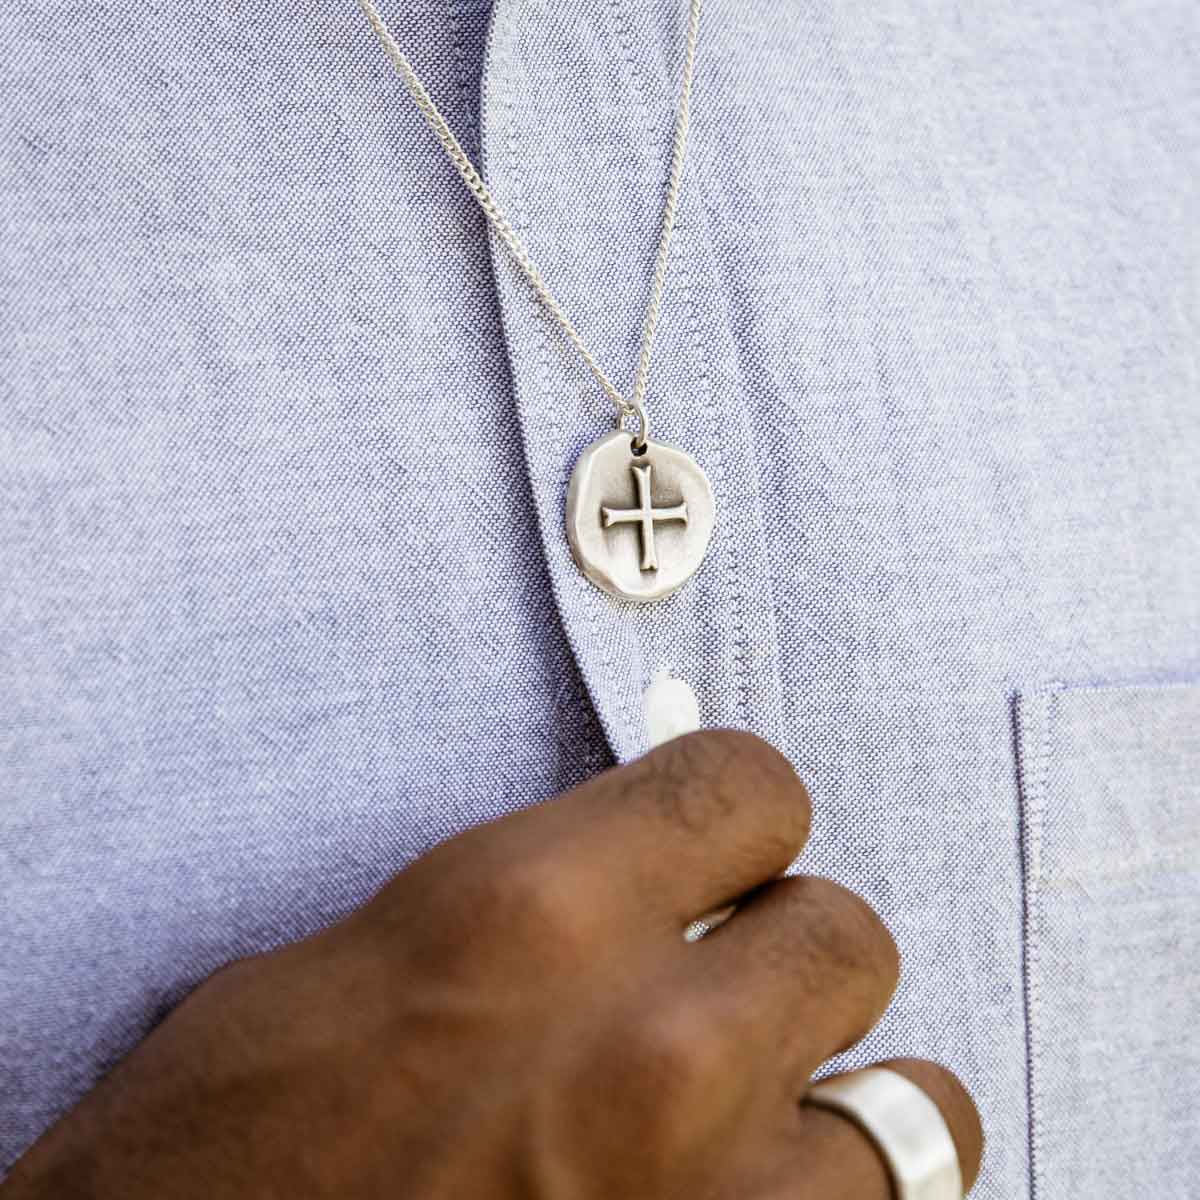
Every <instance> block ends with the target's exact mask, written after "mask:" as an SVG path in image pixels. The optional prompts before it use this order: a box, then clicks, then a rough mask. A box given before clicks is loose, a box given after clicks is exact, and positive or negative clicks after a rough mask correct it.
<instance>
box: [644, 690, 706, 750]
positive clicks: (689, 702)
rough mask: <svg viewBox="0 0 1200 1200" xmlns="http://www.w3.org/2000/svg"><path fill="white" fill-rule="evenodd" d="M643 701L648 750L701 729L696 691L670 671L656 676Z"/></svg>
mask: <svg viewBox="0 0 1200 1200" xmlns="http://www.w3.org/2000/svg"><path fill="white" fill-rule="evenodd" d="M642 702H643V706H644V709H645V714H646V738H647V741H649V743H650V747H651V749H653V748H654V747H655V746H661V745H662V744H663V742H669V741H670V740H671V739H672V738H675V737H679V736H680V735H681V734H685V733H691V732H692V731H693V730H695V729H699V728H700V702H699V701H698V700H697V699H696V693H695V692H693V691H692V689H691V688H690V687H688V685H687V684H686V683H685V682H684V681H683V680H682V679H676V678H674V677H673V676H672V675H671V673H670V672H669V671H659V673H658V674H657V675H655V677H654V678H653V680H651V682H650V686H649V687H648V688H647V689H646V694H645V696H644V697H643V701H642Z"/></svg>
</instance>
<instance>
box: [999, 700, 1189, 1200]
mask: <svg viewBox="0 0 1200 1200" xmlns="http://www.w3.org/2000/svg"><path fill="white" fill-rule="evenodd" d="M1016 717H1017V747H1018V755H1019V763H1020V782H1021V801H1022V805H1021V806H1022V849H1023V858H1024V886H1025V923H1026V928H1025V937H1026V956H1025V973H1026V976H1025V984H1026V998H1027V1013H1028V1022H1029V1042H1030V1045H1029V1097H1030V1130H1031V1139H1032V1140H1031V1155H1032V1172H1033V1189H1034V1195H1035V1197H1036V1198H1037V1200H1074V1198H1076V1197H1078V1198H1080V1200H1082V1198H1084V1197H1087V1198H1088V1200H1093V1198H1095V1197H1110V1196H1111V1197H1117V1196H1130V1197H1132V1196H1155V1197H1161V1198H1163V1200H1167V1198H1170V1197H1180V1198H1181V1200H1182V1198H1183V1197H1185V1196H1195V1195H1196V1192H1195V1190H1194V1189H1195V1187H1196V1178H1197V1174H1198V1172H1200V1117H1198V1116H1197V1114H1198V1113H1200V684H1197V683H1179V684H1150V685H1145V684H1138V685H1129V686H1118V687H1078V688H1071V687H1052V688H1047V689H1045V690H1042V691H1037V692H1030V693H1027V694H1023V695H1021V696H1019V697H1018V700H1017V708H1016Z"/></svg>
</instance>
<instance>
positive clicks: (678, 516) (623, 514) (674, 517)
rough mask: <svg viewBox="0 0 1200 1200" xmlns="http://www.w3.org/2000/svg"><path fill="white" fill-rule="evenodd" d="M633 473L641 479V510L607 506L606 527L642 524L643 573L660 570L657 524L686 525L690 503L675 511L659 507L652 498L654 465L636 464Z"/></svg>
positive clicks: (639, 491)
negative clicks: (655, 533) (651, 479)
mask: <svg viewBox="0 0 1200 1200" xmlns="http://www.w3.org/2000/svg"><path fill="white" fill-rule="evenodd" d="M630 470H632V471H633V474H634V478H635V479H636V480H637V490H638V507H637V508H609V507H608V505H607V504H605V505H603V506H601V509H600V511H601V512H602V513H603V514H604V528H605V529H607V528H608V527H609V526H610V525H619V524H623V523H624V522H626V521H640V522H641V526H642V570H643V571H657V570H658V555H657V554H655V552H654V522H655V521H682V522H683V523H684V524H685V525H686V524H687V519H688V514H687V501H686V500H685V501H683V503H682V504H676V505H675V506H674V507H673V508H655V507H654V501H653V500H652V499H651V497H650V464H649V463H647V464H646V465H645V466H644V467H639V466H637V465H636V464H634V465H631V467H630Z"/></svg>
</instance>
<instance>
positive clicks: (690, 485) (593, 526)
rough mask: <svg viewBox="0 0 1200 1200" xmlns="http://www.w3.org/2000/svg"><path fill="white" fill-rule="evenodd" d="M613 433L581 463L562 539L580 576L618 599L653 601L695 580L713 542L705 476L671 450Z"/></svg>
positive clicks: (693, 463) (676, 450)
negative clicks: (642, 444)
mask: <svg viewBox="0 0 1200 1200" xmlns="http://www.w3.org/2000/svg"><path fill="white" fill-rule="evenodd" d="M633 441H634V439H633V434H631V433H629V432H627V431H625V430H622V429H617V430H614V431H613V432H612V433H610V434H608V435H607V436H606V437H602V438H601V439H600V440H599V441H598V442H593V443H592V444H591V445H590V446H589V447H588V448H587V449H586V450H585V451H584V452H583V453H582V454H581V455H580V456H579V461H578V462H577V463H576V464H575V470H574V471H573V472H572V474H571V485H570V487H569V488H568V489H567V538H568V540H569V541H570V543H571V552H572V554H574V556H575V561H576V563H578V564H579V569H580V570H581V571H582V572H583V573H584V574H585V575H586V576H587V577H588V578H589V579H590V580H591V581H592V582H593V583H594V584H595V585H596V586H597V587H598V588H601V589H603V590H604V591H606V592H609V593H610V594H612V595H614V596H620V597H621V598H622V599H623V600H638V601H648V600H658V599H660V598H661V597H663V596H669V595H670V594H671V593H672V592H675V591H678V590H679V589H680V588H681V587H682V586H683V585H684V584H685V583H686V582H687V581H688V580H689V579H690V578H691V577H692V575H694V574H695V572H696V569H697V568H698V567H699V566H700V563H701V562H702V561H703V559H704V552H705V551H706V550H707V549H708V542H709V538H710V537H711V536H712V530H713V521H714V519H715V515H716V514H715V508H714V505H713V494H712V487H711V486H710V484H709V482H708V477H707V476H706V475H705V474H704V472H703V471H702V470H701V469H700V464H699V463H697V462H696V460H695V459H694V458H692V456H691V455H690V454H688V453H686V452H685V451H683V450H680V449H679V448H678V447H677V446H668V445H667V444H666V443H665V442H656V441H653V440H649V441H647V442H646V445H645V448H644V449H643V450H642V452H641V453H640V454H637V453H635V452H634V448H633Z"/></svg>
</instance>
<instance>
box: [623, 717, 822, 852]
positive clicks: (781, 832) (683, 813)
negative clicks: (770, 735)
mask: <svg viewBox="0 0 1200 1200" xmlns="http://www.w3.org/2000/svg"><path fill="white" fill-rule="evenodd" d="M646 761H647V763H648V765H649V766H650V779H649V782H650V784H651V786H652V787H653V788H654V789H655V793H656V796H657V798H658V802H659V804H660V807H661V808H662V810H663V812H664V815H665V816H667V817H668V819H670V820H671V821H672V822H673V823H675V824H677V825H680V826H682V827H683V828H685V829H687V830H689V831H691V832H694V833H706V832H708V831H709V830H711V829H712V828H713V827H714V826H715V825H717V824H719V823H720V822H722V821H725V820H728V818H729V817H730V816H731V815H732V814H733V813H734V812H735V811H737V810H739V809H741V810H745V808H746V807H747V806H753V809H754V811H755V814H756V815H757V816H758V817H759V820H758V822H756V823H757V824H758V825H760V827H761V837H762V838H766V839H771V840H772V841H773V842H776V843H777V846H775V847H774V848H775V849H776V850H777V851H778V853H779V854H780V855H781V856H782V858H783V860H784V861H786V860H788V859H790V858H791V857H792V856H794V855H795V853H797V852H798V851H799V849H800V847H801V846H802V845H803V844H804V841H805V840H806V838H807V837H808V830H809V823H810V819H811V805H810V802H809V798H808V792H807V789H806V788H805V787H804V784H803V783H802V782H801V781H800V779H799V777H798V776H797V775H796V773H795V771H794V770H793V769H792V766H791V764H790V763H789V762H788V760H787V759H786V758H785V757H784V756H783V755H782V754H781V753H780V752H779V751H778V750H776V749H775V748H774V747H773V746H771V745H770V744H769V743H768V742H765V741H763V740H762V739H761V738H759V737H756V736H755V735H754V734H752V733H747V732H745V731H743V730H737V729H707V730H701V731H698V732H695V733H689V734H686V735H685V736H683V737H680V738H676V739H674V740H673V741H671V742H668V743H666V744H665V745H664V746H662V747H660V748H659V749H658V750H656V751H655V752H654V753H653V754H651V755H650V756H649V757H648V759H647V760H646ZM698 784H699V785H701V786H697V785H698Z"/></svg>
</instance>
